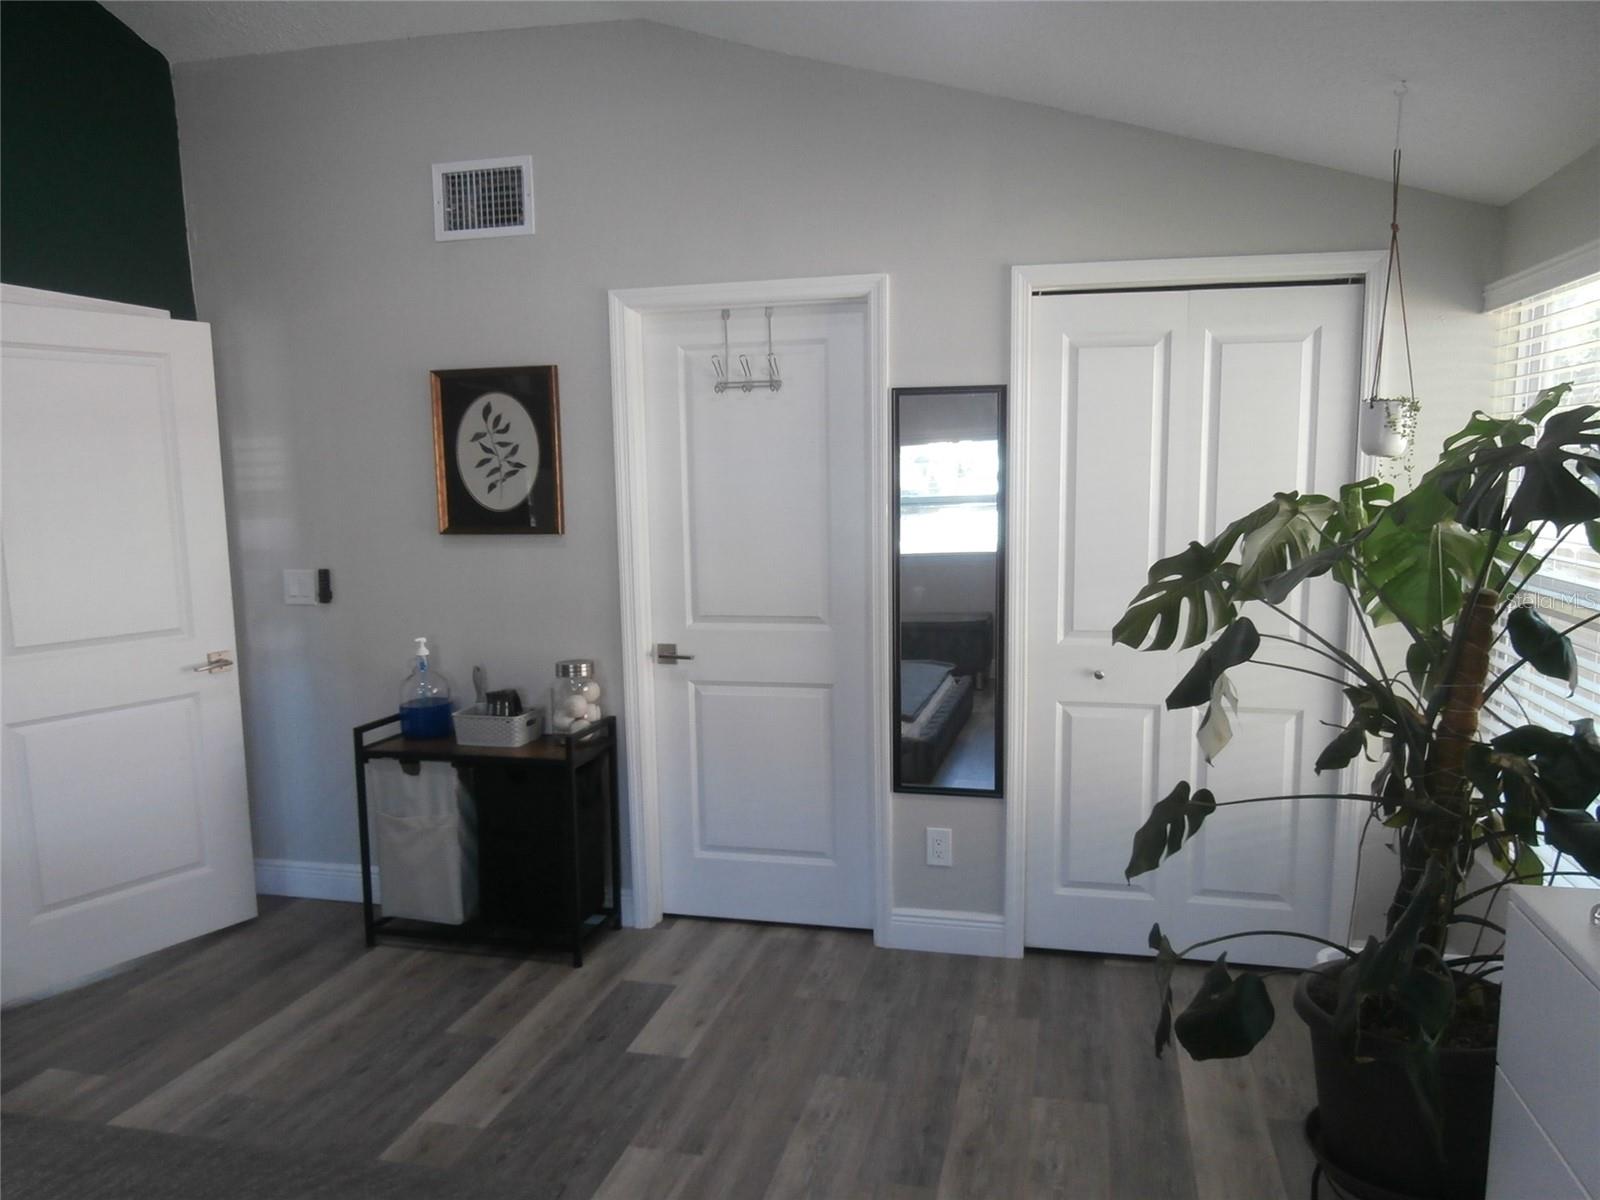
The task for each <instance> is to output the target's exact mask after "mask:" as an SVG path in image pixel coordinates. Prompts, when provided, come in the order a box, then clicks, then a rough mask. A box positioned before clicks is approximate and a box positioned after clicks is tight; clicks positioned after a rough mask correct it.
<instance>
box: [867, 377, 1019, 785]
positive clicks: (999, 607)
mask: <svg viewBox="0 0 1600 1200" xmlns="http://www.w3.org/2000/svg"><path fill="white" fill-rule="evenodd" d="M973 394H989V395H992V396H993V397H994V402H995V417H994V423H995V437H996V439H997V440H998V441H999V443H1000V445H999V451H1000V454H999V458H1000V469H999V481H998V482H999V488H998V492H997V495H996V506H997V507H998V509H999V514H998V517H999V528H998V529H997V531H996V535H995V554H994V573H995V580H994V595H995V613H994V626H995V628H994V644H995V670H994V680H993V682H992V683H991V685H990V686H991V687H992V688H993V689H994V786H993V787H992V788H948V787H931V786H929V785H927V784H921V783H904V782H902V780H901V778H900V637H901V629H902V628H903V626H902V624H901V621H900V575H901V571H900V401H901V398H902V397H912V396H950V395H973ZM1009 454H1010V441H1009V439H1008V437H1007V429H1006V385H1005V384H1003V383H1002V384H977V385H974V386H970V387H897V388H891V389H890V390H889V458H890V461H889V513H890V530H889V554H890V569H891V571H892V572H893V575H894V578H893V580H892V585H893V586H892V593H891V596H892V601H893V603H892V605H891V610H892V611H891V613H890V620H892V621H893V622H894V636H893V637H892V638H890V646H891V649H892V652H893V655H894V658H893V661H892V662H891V663H890V675H891V676H892V677H893V680H892V691H893V693H894V694H893V699H892V701H891V702H892V704H893V705H894V707H893V709H892V710H891V711H890V714H889V715H890V719H891V722H892V728H893V736H892V737H891V738H890V744H891V746H892V751H893V762H892V764H891V769H892V788H893V791H894V792H896V793H898V794H902V795H910V796H979V797H984V798H988V799H995V798H999V797H1001V796H1004V795H1005V783H1006V775H1005V766H1006V686H1007V684H1008V682H1009V680H1008V678H1007V673H1006V666H1007V663H1006V648H1007V643H1006V554H1007V552H1008V549H1007V545H1006V517H1007V514H1008V512H1009V511H1010V504H1011V497H1010V495H1009V490H1008V489H1009V487H1010V484H1009V480H1008V477H1007V476H1008V472H1007V470H1006V466H1007V459H1008V456H1009Z"/></svg>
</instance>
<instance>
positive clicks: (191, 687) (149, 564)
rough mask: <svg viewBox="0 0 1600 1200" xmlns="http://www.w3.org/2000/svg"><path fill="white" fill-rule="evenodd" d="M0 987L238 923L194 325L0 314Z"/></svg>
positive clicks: (120, 317)
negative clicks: (0, 521) (0, 894)
mask: <svg viewBox="0 0 1600 1200" xmlns="http://www.w3.org/2000/svg"><path fill="white" fill-rule="evenodd" d="M0 339H3V342H4V348H3V368H4V369H3V380H0V399H3V422H4V425H3V438H4V444H3V455H4V462H3V512H4V534H3V550H0V559H3V567H0V570H3V579H0V609H3V611H0V624H3V632H0V636H3V651H4V671H5V675H4V698H3V718H0V719H3V724H4V787H3V796H4V799H3V803H0V822H3V832H0V837H3V841H4V864H3V867H4V883H3V889H4V937H5V943H4V972H3V973H4V985H3V991H4V997H5V999H6V1000H7V1001H10V1000H15V999H20V998H25V997H28V996H33V995H39V994H43V993H46V992H49V991H52V990H57V989H59V988H61V987H63V986H66V985H68V984H70V983H73V982H76V981H78V980H81V979H83V978H86V977H88V976H90V975H93V974H95V973H98V972H102V971H104V970H107V969H109V968H111V967H113V966H115V965H117V964H119V963H121V962H124V961H126V960H128V959H131V958H133V957H136V956H138V955H141V954H145V953H148V952H150V951H153V950H157V949H160V948H162V947H164V946H168V945H171V944H174V943H176V942H179V941H182V940H185V939H187V938H191V937H195V936H197V935H199V934H202V933H206V932H209V931H211V930H214V929H218V928H221V927H223V926H226V925H229V924H233V923H235V922H238V921H241V920H245V919H247V918H249V917H251V916H253V915H254V914H255V888H254V870H253V865H252V860H251V849H250V829H249V816H248V810H247V806H246V798H245V780H244V752H243V737H242V732H241V725H240V716H239V688H238V677H237V675H236V673H235V672H234V671H232V670H214V671H209V672H205V671H196V670H194V669H193V668H195V667H197V666H201V665H204V664H205V662H206V659H207V655H208V654H211V653H213V652H218V651H220V652H223V653H224V654H225V655H226V656H227V657H228V658H229V659H232V658H234V657H235V654H234V651H235V647H236V643H235V640H234V627H233V602H232V593H231V586H230V581H229V572H228V550H227V539H226V531H225V527H224V520H223V492H222V475H221V460H220V451H219V444H218V431H217V415H216V397H215V390H214V383H213V377H212V363H211V342H210V331H209V328H208V327H207V326H206V325H203V324H198V323H194V322H187V321H170V320H163V319H156V318H151V317H144V316H130V315H124V314H119V313H111V312H103V311H101V312H97V311H85V310H80V309H72V308H53V307H40V306H35V305H32V304H29V305H19V304H5V305H3V307H0Z"/></svg>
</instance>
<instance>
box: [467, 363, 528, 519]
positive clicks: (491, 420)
mask: <svg viewBox="0 0 1600 1200" xmlns="http://www.w3.org/2000/svg"><path fill="white" fill-rule="evenodd" d="M530 464H531V465H530ZM456 465H457V467H458V468H459V470H460V472H461V482H462V483H463V484H464V485H465V486H466V489H467V491H468V492H469V493H470V494H471V496H472V498H473V500H475V501H476V502H477V503H479V504H481V505H482V506H483V507H484V508H487V509H490V510H491V511H493V512H506V511H508V510H509V509H512V508H515V507H516V506H517V505H519V504H524V503H527V502H529V497H530V496H531V495H532V493H533V481H534V478H535V476H536V475H537V474H538V470H539V434H538V431H537V430H536V429H535V428H534V425H533V419H532V418H531V417H530V416H529V415H528V411H527V410H526V409H525V408H523V406H522V405H520V404H518V403H517V402H516V401H515V400H513V399H512V398H511V397H510V396H508V395H506V394H505V393H504V392H489V393H487V394H486V395H484V396H483V397H482V398H481V399H479V400H476V401H474V402H473V403H472V404H471V405H469V406H468V408H467V412H466V414H465V415H464V416H463V417H462V420H461V427H460V430H459V432H458V433H457V436H456Z"/></svg>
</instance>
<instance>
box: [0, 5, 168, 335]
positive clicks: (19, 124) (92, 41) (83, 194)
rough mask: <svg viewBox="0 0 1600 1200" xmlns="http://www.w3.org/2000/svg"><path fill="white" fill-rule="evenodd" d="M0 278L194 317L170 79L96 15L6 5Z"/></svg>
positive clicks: (80, 8) (134, 42)
mask: <svg viewBox="0 0 1600 1200" xmlns="http://www.w3.org/2000/svg"><path fill="white" fill-rule="evenodd" d="M0 279H3V280H4V281H5V282H6V283H17V284H24V285H26V286H28V287H37V288H48V289H50V290H51V291H57V292H72V293H74V294H76V295H81V296H95V297H97V298H99V299H103V300H121V301H124V302H126V303H130V304H148V305H152V306H154V307H156V308H164V309H168V310H170V311H171V313H172V315H173V316H175V317H183V318H190V319H192V318H193V317H194V287H193V284H192V283H191V281H190V277H189V247H188V243H187V241H186V240H185V234H184V217H183V181H182V178H181V176H180V175H179V172H178V117H177V111H176V109H175V107H174V105H173V100H172V70H171V68H170V67H169V66H168V64H167V60H166V59H165V58H163V57H162V55H161V53H160V52H159V51H157V50H154V49H152V48H151V47H150V46H147V45H146V44H145V43H144V42H142V41H141V40H140V39H139V38H138V37H137V36H136V35H135V34H134V33H133V31H132V30H130V29H128V27H127V26H125V25H123V24H122V22H121V21H118V20H117V19H116V18H115V17H113V16H112V15H111V14H110V13H109V12H107V11H106V10H105V9H103V8H101V7H100V5H98V4H91V3H80V2H77V0H60V2H54V0H53V2H49V3H37V2H33V0H5V3H3V4H0Z"/></svg>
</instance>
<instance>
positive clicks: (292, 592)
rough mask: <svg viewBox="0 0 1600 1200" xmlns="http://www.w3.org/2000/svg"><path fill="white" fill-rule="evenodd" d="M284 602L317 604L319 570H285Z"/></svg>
mask: <svg viewBox="0 0 1600 1200" xmlns="http://www.w3.org/2000/svg"><path fill="white" fill-rule="evenodd" d="M283 602H284V603H285V604H315V603H316V602H317V572H316V568H315V567H313V568H311V569H309V570H304V571H302V570H287V569H286V570H285V571H284V573H283Z"/></svg>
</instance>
